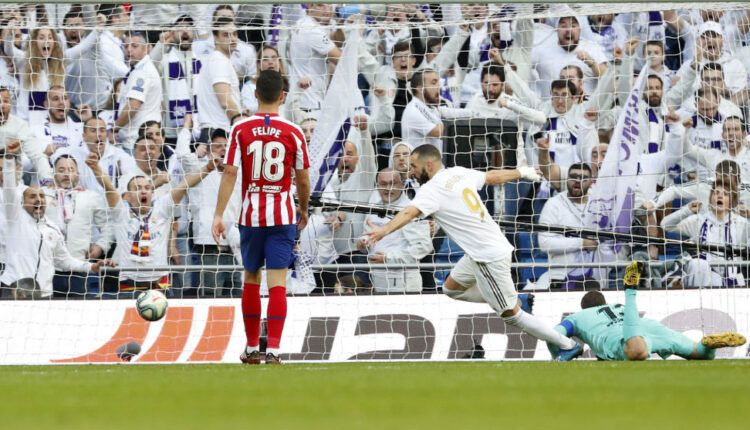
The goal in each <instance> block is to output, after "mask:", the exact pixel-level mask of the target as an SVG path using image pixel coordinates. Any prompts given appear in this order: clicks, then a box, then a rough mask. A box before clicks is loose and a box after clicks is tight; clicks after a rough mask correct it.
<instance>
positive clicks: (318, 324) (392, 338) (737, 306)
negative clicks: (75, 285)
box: [0, 289, 750, 364]
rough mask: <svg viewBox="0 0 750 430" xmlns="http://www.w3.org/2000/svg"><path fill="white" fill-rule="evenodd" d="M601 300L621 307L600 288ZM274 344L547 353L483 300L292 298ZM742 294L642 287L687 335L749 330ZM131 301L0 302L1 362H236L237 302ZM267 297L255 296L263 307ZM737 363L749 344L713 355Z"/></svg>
mask: <svg viewBox="0 0 750 430" xmlns="http://www.w3.org/2000/svg"><path fill="white" fill-rule="evenodd" d="M582 295H583V293H540V294H537V295H536V300H535V304H534V314H535V315H537V316H539V317H541V318H542V319H543V320H544V321H545V322H546V323H547V324H549V325H554V324H557V323H559V322H560V320H561V319H562V318H563V317H564V316H565V315H567V314H569V313H572V312H576V311H578V310H580V305H579V303H580V299H581V297H582ZM605 296H606V297H607V300H608V302H610V303H615V302H620V303H622V302H623V301H624V295H623V293H621V292H606V293H605ZM288 300H289V301H288V306H289V312H288V317H287V321H286V327H285V329H284V336H283V340H282V343H281V349H282V353H283V354H282V358H284V359H286V360H287V361H302V360H305V361H307V360H316V361H347V360H371V359H383V360H388V359H390V360H396V359H414V360H450V359H457V358H463V357H464V356H465V355H467V354H469V353H470V352H471V350H472V348H473V345H474V342H475V341H476V342H478V343H480V344H481V345H482V346H483V348H484V349H485V351H486V359H489V360H504V359H534V360H547V359H549V358H550V356H549V352H548V351H547V347H546V345H545V344H544V343H543V342H538V341H536V339H534V338H533V337H531V336H529V335H526V334H523V335H522V334H520V333H519V332H518V329H516V328H514V327H507V326H506V325H505V324H504V323H503V322H502V320H501V319H500V318H499V317H497V316H496V315H494V314H492V313H491V310H490V308H489V307H488V306H486V305H484V304H476V303H465V302H458V301H454V300H451V299H449V298H447V297H446V296H443V295H409V296H362V297H296V298H295V297H292V298H289V299H288ZM748 303H750V290H748V289H723V290H711V291H703V292H700V291H661V292H639V294H638V305H639V310H640V311H641V313H643V314H644V316H645V317H647V318H652V319H656V320H659V321H662V322H664V324H666V325H667V326H669V327H671V328H673V329H675V330H678V331H681V332H684V333H685V334H686V335H688V336H689V337H691V338H692V339H695V340H698V339H700V337H701V335H702V334H703V333H716V332H723V331H730V330H736V331H739V332H740V333H743V334H745V335H748V334H750V323H749V321H748V306H747V305H748ZM134 305H135V301H130V300H127V301H122V300H121V301H44V302H40V301H37V302H31V301H26V302H23V301H18V302H12V301H11V302H0V364H57V363H114V362H119V361H120V359H119V358H118V357H117V356H116V354H115V351H116V349H117V347H118V346H121V345H123V344H125V343H128V342H138V343H139V344H141V345H142V352H141V354H140V355H138V356H137V357H136V358H135V359H134V360H133V362H163V363H200V362H224V363H238V362H239V360H238V357H239V354H240V352H241V351H242V348H243V347H244V345H245V332H244V328H243V324H242V315H241V309H240V301H239V300H231V299H217V300H176V299H173V300H170V302H169V310H168V311H167V315H166V317H165V318H163V319H162V320H161V321H158V322H155V323H149V322H147V321H145V320H143V319H141V318H140V317H139V316H138V314H137V313H136V311H135V308H134ZM265 305H266V301H265V299H264V301H263V308H264V309H265ZM727 356H731V357H737V358H739V357H745V356H747V346H743V347H741V348H735V349H729V350H721V351H719V357H727Z"/></svg>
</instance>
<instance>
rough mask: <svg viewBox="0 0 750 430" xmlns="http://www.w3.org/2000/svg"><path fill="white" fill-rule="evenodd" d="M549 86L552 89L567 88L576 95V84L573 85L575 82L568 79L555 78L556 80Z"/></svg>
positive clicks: (572, 94) (571, 93)
mask: <svg viewBox="0 0 750 430" xmlns="http://www.w3.org/2000/svg"><path fill="white" fill-rule="evenodd" d="M549 87H550V91H552V90H562V89H566V88H567V90H568V92H569V93H570V95H571V96H574V95H576V86H575V85H573V82H571V81H570V80H568V79H555V80H554V81H552V83H551V84H550V86H549Z"/></svg>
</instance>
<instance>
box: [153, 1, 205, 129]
mask: <svg viewBox="0 0 750 430" xmlns="http://www.w3.org/2000/svg"><path fill="white" fill-rule="evenodd" d="M193 24H194V22H193V18H192V17H190V15H180V16H179V17H177V19H176V20H175V21H174V26H173V27H172V31H165V32H163V33H162V34H161V36H160V40H159V42H158V43H157V44H156V45H155V46H154V48H153V49H152V50H151V53H150V54H149V55H150V56H151V59H152V60H153V62H154V65H156V68H157V69H158V70H159V73H160V75H161V78H162V91H163V94H164V99H165V101H166V106H165V107H164V108H163V113H164V120H163V122H162V123H163V124H164V134H165V137H166V139H167V140H168V141H170V142H171V143H174V142H175V141H176V139H177V133H178V132H179V130H180V129H181V128H182V126H183V124H184V122H185V115H192V118H193V119H194V120H197V113H198V106H197V105H196V98H197V96H196V95H197V87H198V79H199V76H200V72H201V68H202V67H203V61H201V56H199V55H198V54H197V53H196V52H195V50H194V49H193V40H194V38H195V34H194V31H193Z"/></svg>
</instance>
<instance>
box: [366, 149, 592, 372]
mask: <svg viewBox="0 0 750 430" xmlns="http://www.w3.org/2000/svg"><path fill="white" fill-rule="evenodd" d="M410 163H411V175H412V177H413V178H415V179H416V180H417V181H418V182H419V183H420V184H421V187H420V188H419V190H418V191H417V195H416V196H415V197H414V199H413V200H412V201H411V203H410V205H409V206H408V207H406V208H404V209H403V210H401V211H400V212H399V213H398V214H397V215H396V216H395V217H394V218H393V220H391V221H390V222H389V223H388V224H386V225H384V226H383V227H380V228H375V229H373V230H372V231H370V232H369V233H368V236H369V240H370V242H371V243H373V244H374V243H375V242H377V241H378V240H380V239H382V238H383V237H385V236H387V235H388V234H390V233H392V232H394V231H396V230H398V229H400V228H401V227H403V226H405V225H406V224H408V223H409V222H410V221H411V220H413V219H414V218H417V217H419V216H425V217H426V216H430V215H432V218H433V219H434V220H435V222H437V224H438V225H439V226H440V227H441V228H442V229H443V231H445V232H446V234H448V236H450V238H451V239H452V240H454V241H455V242H456V243H458V245H459V246H460V247H461V248H462V249H463V250H464V252H465V255H464V257H463V258H461V260H459V262H458V263H457V264H456V266H455V267H454V268H453V270H452V271H451V274H450V276H449V277H448V279H447V280H446V281H445V284H444V285H443V291H444V292H445V293H446V294H447V295H448V296H450V297H451V298H453V299H456V300H464V301H469V302H480V303H481V302H486V303H487V304H489V305H490V306H491V307H492V309H494V310H495V311H496V312H497V313H498V315H500V316H501V317H502V318H503V320H504V321H505V323H506V324H510V325H513V326H516V327H519V328H520V329H521V330H523V331H525V332H526V333H528V334H530V335H532V336H534V337H536V338H538V339H540V340H543V341H546V342H549V343H552V344H554V345H558V346H559V347H560V348H561V350H562V351H561V353H560V356H559V357H558V360H560V361H568V360H572V359H573V358H575V357H576V356H577V355H579V354H580V353H581V346H580V345H578V344H577V343H576V342H575V341H573V340H571V339H569V338H566V337H565V336H562V335H561V334H560V333H558V332H556V331H555V330H554V329H553V328H552V326H547V325H546V324H545V323H544V322H542V321H541V320H539V319H538V318H536V317H534V316H532V315H531V314H529V313H527V312H525V311H523V310H522V309H521V307H520V304H519V301H518V295H517V293H516V288H515V285H514V284H513V278H512V277H511V275H510V263H511V257H512V254H513V246H512V245H511V244H510V243H509V242H508V240H507V239H506V238H505V235H503V233H502V231H500V226H499V225H498V224H497V223H496V222H495V221H494V220H493V219H492V216H491V215H490V214H489V212H488V211H487V208H486V207H485V205H484V203H483V202H482V200H481V198H480V197H479V194H478V193H477V190H478V189H480V188H482V187H483V186H485V185H488V186H493V185H501V184H504V183H506V182H510V181H515V180H518V179H526V180H531V181H539V180H540V179H541V176H540V175H539V173H537V171H536V170H535V169H534V168H532V167H521V168H519V169H512V170H491V171H488V172H486V173H485V172H479V171H476V170H471V169H466V168H463V167H451V168H448V169H446V168H444V167H443V165H442V163H441V154H440V151H439V150H438V149H436V148H435V147H433V146H431V145H422V146H420V147H418V148H416V149H415V150H414V151H413V152H412V154H411V160H410Z"/></svg>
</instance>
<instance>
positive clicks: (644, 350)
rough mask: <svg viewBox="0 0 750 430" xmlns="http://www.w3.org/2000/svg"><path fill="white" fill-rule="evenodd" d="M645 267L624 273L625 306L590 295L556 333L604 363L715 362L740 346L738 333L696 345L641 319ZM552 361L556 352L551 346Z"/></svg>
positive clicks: (630, 268) (705, 339)
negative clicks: (639, 294) (652, 359)
mask: <svg viewBox="0 0 750 430" xmlns="http://www.w3.org/2000/svg"><path fill="white" fill-rule="evenodd" d="M643 267H644V265H643V263H640V262H637V261H634V262H632V263H631V264H630V265H629V266H628V267H627V269H626V271H625V278H624V281H625V288H626V289H625V305H624V306H623V305H621V304H616V305H608V304H606V302H605V300H604V296H603V295H602V294H601V293H599V292H598V291H592V292H589V293H587V294H586V295H585V296H584V298H583V300H582V301H581V307H582V308H583V310H582V311H580V312H576V313H575V314H573V315H569V316H568V317H566V318H565V319H564V320H563V321H562V322H561V323H560V324H559V325H557V326H556V327H555V330H557V331H558V332H560V333H562V334H564V335H566V336H568V337H573V336H576V337H578V338H580V339H581V340H582V341H583V342H585V343H587V344H588V345H589V347H591V351H592V352H593V353H594V354H595V355H596V356H597V358H599V359H601V360H618V361H620V360H646V359H647V358H648V357H649V356H650V355H651V354H652V353H656V354H658V355H659V356H661V357H662V358H667V357H669V356H670V355H673V354H674V355H677V356H680V357H682V358H685V359H689V360H712V359H713V358H714V356H715V355H716V349H717V348H725V347H734V346H740V345H743V344H744V343H745V337H744V336H742V335H740V334H738V333H722V334H716V335H708V336H704V337H703V339H701V342H693V341H692V340H690V338H688V337H687V336H685V335H683V334H681V333H678V332H676V331H674V330H672V329H670V328H668V327H666V326H665V325H663V324H661V323H660V322H658V321H655V320H652V319H648V318H641V317H640V316H639V315H638V306H637V304H636V289H637V287H638V284H639V283H640V277H641V273H642V271H643ZM548 348H549V349H550V352H551V353H552V356H553V357H555V358H556V357H557V348H556V347H555V346H553V345H549V344H548Z"/></svg>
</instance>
